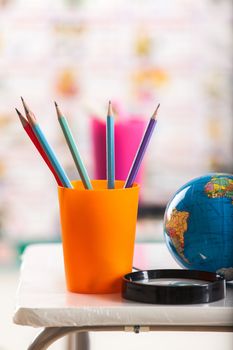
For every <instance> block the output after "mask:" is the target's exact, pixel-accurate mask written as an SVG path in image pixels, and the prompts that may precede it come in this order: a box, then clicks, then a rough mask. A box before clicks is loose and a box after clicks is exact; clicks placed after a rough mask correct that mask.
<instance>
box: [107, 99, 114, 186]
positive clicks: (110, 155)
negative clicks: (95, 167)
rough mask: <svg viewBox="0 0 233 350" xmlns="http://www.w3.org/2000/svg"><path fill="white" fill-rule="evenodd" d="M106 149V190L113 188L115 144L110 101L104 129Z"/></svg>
mask: <svg viewBox="0 0 233 350" xmlns="http://www.w3.org/2000/svg"><path fill="white" fill-rule="evenodd" d="M106 140H107V142H106V148H107V180H108V188H109V189H113V188H115V144H114V117H113V113H112V105H111V101H109V105H108V115H107V128H106Z"/></svg>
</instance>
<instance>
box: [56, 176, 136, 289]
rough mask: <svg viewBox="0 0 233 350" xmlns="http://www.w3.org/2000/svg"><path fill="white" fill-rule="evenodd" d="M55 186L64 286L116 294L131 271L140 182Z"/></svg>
mask: <svg viewBox="0 0 233 350" xmlns="http://www.w3.org/2000/svg"><path fill="white" fill-rule="evenodd" d="M72 184H73V186H74V189H70V188H64V187H58V196H59V204H60V219H61V227H62V245H63V255H64V265H65V274H66V284H67V289H68V290H69V291H70V292H76V293H87V294H89V293H90V294H92V293H115V292H119V291H120V289H121V278H122V276H123V275H125V274H126V273H128V272H131V271H132V263H133V253H134V241H135V230H136V221H137V210H138V195H139V186H138V185H137V184H134V186H133V187H131V188H126V189H123V185H124V181H115V189H111V190H109V189H107V181H106V180H94V181H92V186H93V190H85V189H84V187H83V184H82V182H81V181H73V182H72Z"/></svg>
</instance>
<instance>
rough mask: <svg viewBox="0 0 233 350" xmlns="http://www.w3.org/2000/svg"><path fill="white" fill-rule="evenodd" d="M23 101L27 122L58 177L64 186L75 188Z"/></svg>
mask: <svg viewBox="0 0 233 350" xmlns="http://www.w3.org/2000/svg"><path fill="white" fill-rule="evenodd" d="M21 100H22V103H23V106H24V109H25V113H26V117H27V120H28V122H29V124H30V125H31V127H32V130H33V132H34V134H35V135H36V137H37V139H38V141H39V143H40V145H41V147H42V148H43V150H44V151H45V153H46V154H47V157H48V158H49V160H50V162H51V164H52V166H53V168H54V170H55V171H56V173H57V176H58V177H59V179H60V181H61V183H62V185H63V186H64V187H68V188H73V186H72V184H71V182H70V180H69V179H68V177H67V175H66V173H65V171H64V169H63V168H62V166H61V164H60V163H59V161H58V159H57V157H56V155H55V153H54V151H53V149H52V148H51V146H50V145H49V143H48V141H47V139H46V137H45V135H44V133H43V131H42V130H41V128H40V126H39V124H38V122H37V120H36V118H35V116H34V114H33V113H32V112H31V111H30V109H29V108H28V106H27V105H26V103H25V101H24V99H23V98H22V97H21Z"/></svg>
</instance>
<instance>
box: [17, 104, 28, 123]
mask: <svg viewBox="0 0 233 350" xmlns="http://www.w3.org/2000/svg"><path fill="white" fill-rule="evenodd" d="M15 110H16V112H17V114H18V116H19V119H20V121H21V123H22V125H23V127H25V126H26V125H28V121H27V119H26V118H24V116H23V115H22V114H21V113H20V111H19V110H18V109H17V108H15Z"/></svg>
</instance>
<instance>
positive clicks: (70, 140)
mask: <svg viewBox="0 0 233 350" xmlns="http://www.w3.org/2000/svg"><path fill="white" fill-rule="evenodd" d="M54 103H55V107H56V111H57V117H58V121H59V123H60V125H61V128H62V131H63V134H64V136H65V139H66V142H67V144H68V147H69V149H70V152H71V154H72V157H73V160H74V162H75V165H76V167H77V169H78V172H79V175H80V178H81V180H82V183H83V185H84V187H85V188H86V189H87V190H92V185H91V181H90V178H89V176H88V174H87V170H86V168H85V166H84V163H83V161H82V159H81V156H80V153H79V151H78V147H77V145H76V143H75V141H74V137H73V135H72V133H71V130H70V128H69V124H68V122H67V120H66V118H65V117H64V115H63V114H62V113H61V111H60V109H59V107H58V105H57V102H54Z"/></svg>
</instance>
